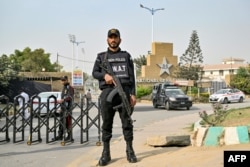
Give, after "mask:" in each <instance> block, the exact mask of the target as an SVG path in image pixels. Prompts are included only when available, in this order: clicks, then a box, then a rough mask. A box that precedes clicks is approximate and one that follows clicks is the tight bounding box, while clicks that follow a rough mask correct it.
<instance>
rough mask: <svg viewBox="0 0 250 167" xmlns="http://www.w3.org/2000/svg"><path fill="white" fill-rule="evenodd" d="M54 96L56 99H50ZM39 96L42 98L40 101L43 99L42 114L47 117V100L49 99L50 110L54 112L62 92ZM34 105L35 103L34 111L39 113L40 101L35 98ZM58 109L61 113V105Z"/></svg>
mask: <svg viewBox="0 0 250 167" xmlns="http://www.w3.org/2000/svg"><path fill="white" fill-rule="evenodd" d="M52 95H53V96H55V98H56V99H54V98H49V97H50V96H52ZM37 96H38V97H40V99H41V104H40V107H41V108H40V114H41V115H45V114H47V100H48V98H49V110H52V109H53V108H54V107H55V105H56V101H57V100H60V99H61V92H41V93H39V94H38V95H37ZM55 100H56V101H55ZM32 103H33V111H35V112H38V106H39V99H38V98H34V99H33V102H32ZM56 107H57V110H58V111H59V109H60V107H59V104H58V106H56Z"/></svg>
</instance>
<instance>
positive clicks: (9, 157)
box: [0, 99, 250, 167]
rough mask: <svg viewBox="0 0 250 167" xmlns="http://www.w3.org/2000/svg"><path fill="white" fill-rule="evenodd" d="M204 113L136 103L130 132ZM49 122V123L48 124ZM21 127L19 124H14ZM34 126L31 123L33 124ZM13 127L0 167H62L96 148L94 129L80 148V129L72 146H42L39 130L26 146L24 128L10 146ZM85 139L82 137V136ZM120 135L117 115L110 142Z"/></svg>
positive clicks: (0, 148)
mask: <svg viewBox="0 0 250 167" xmlns="http://www.w3.org/2000/svg"><path fill="white" fill-rule="evenodd" d="M228 105H229V107H228V108H238V107H246V106H250V100H249V99H247V100H246V101H244V103H232V104H228ZM203 110H206V111H208V113H209V112H212V107H211V104H194V105H193V107H192V108H191V109H190V110H184V109H179V110H170V111H167V110H165V109H164V108H157V109H154V108H153V107H152V104H151V103H138V104H137V106H136V107H135V111H134V113H133V116H132V119H133V120H135V122H134V129H135V130H137V129H140V128H142V127H143V126H146V125H148V124H151V123H154V122H156V121H160V120H165V119H171V118H174V117H177V116H181V115H185V114H193V113H197V114H198V113H199V111H203ZM89 113H90V116H95V115H96V114H97V109H91V110H90V112H89ZM78 115H79V111H77V110H76V111H74V117H77V116H78ZM52 120H53V119H51V121H52ZM4 123H5V121H4V120H3V119H2V120H1V121H0V127H2V126H3V125H4ZM17 124H21V121H19V122H17ZM34 124H35V121H34ZM12 129H13V127H11V129H10V139H11V141H10V142H0V166H1V167H5V166H6V167H7V166H8V167H16V166H19V167H22V166H23V167H24V166H25V167H34V166H36V167H51V166H55V167H64V166H66V164H69V163H70V162H72V161H74V160H75V159H76V158H77V157H79V155H82V154H88V151H90V150H91V149H93V148H94V147H98V146H96V143H97V142H98V141H99V139H98V137H99V136H98V129H97V128H96V127H95V126H94V125H93V126H92V127H91V128H90V129H89V141H88V142H87V143H84V144H80V128H79V127H75V128H74V139H75V141H74V143H69V144H66V145H65V146H61V143H60V142H59V141H58V142H53V143H50V144H46V142H45V139H46V133H45V127H43V128H42V129H41V136H42V142H37V143H32V144H31V145H27V144H26V142H27V139H28V134H29V129H28V127H27V128H26V129H25V141H24V142H20V143H13V137H12V136H13V133H12ZM84 135H85V137H86V134H84ZM121 135H122V130H121V123H120V119H119V115H118V114H116V116H115V120H114V125H113V138H112V140H116V139H118V138H119V137H120V136H121ZM4 137H5V133H0V140H3V139H4ZM50 137H52V135H50Z"/></svg>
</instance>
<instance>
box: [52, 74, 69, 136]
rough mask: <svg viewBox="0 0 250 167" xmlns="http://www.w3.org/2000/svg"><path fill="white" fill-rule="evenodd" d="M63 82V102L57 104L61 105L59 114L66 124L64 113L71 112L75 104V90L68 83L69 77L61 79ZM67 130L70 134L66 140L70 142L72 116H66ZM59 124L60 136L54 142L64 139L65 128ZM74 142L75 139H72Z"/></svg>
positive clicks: (61, 120)
mask: <svg viewBox="0 0 250 167" xmlns="http://www.w3.org/2000/svg"><path fill="white" fill-rule="evenodd" d="M61 82H62V84H63V89H62V94H61V100H58V101H57V102H58V103H59V104H61V112H60V113H59V116H60V122H61V123H63V122H64V116H63V114H64V112H69V110H70V108H71V106H72V104H73V100H74V99H73V98H74V88H73V87H72V86H71V85H70V83H69V81H68V77H67V76H63V77H61ZM65 119H66V125H65V127H66V129H67V132H68V136H67V137H66V139H65V140H70V139H72V131H71V130H70V128H71V125H72V123H71V116H70V115H67V114H66V118H65ZM61 123H60V124H59V130H58V136H57V137H56V138H55V139H52V140H62V139H63V126H62V124H61ZM72 140H73V139H72Z"/></svg>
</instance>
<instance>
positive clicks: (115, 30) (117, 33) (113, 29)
mask: <svg viewBox="0 0 250 167" xmlns="http://www.w3.org/2000/svg"><path fill="white" fill-rule="evenodd" d="M111 35H116V36H118V37H120V32H119V30H118V29H115V28H112V29H110V30H109V31H108V37H110V36H111Z"/></svg>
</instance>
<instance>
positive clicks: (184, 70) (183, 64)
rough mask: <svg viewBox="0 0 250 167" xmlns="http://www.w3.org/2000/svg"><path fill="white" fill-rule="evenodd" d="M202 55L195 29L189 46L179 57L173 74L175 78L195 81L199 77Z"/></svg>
mask: <svg viewBox="0 0 250 167" xmlns="http://www.w3.org/2000/svg"><path fill="white" fill-rule="evenodd" d="M202 63H203V56H202V51H201V48H200V44H199V37H198V34H197V31H195V30H194V31H193V32H192V35H191V38H190V41H189V46H188V48H187V50H186V51H185V53H184V54H183V55H182V56H181V57H180V63H179V67H178V69H177V71H176V72H175V76H176V77H177V78H184V79H186V80H194V81H197V80H199V79H201V77H202V76H201V74H202V70H203V68H202V66H201V64H202Z"/></svg>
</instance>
